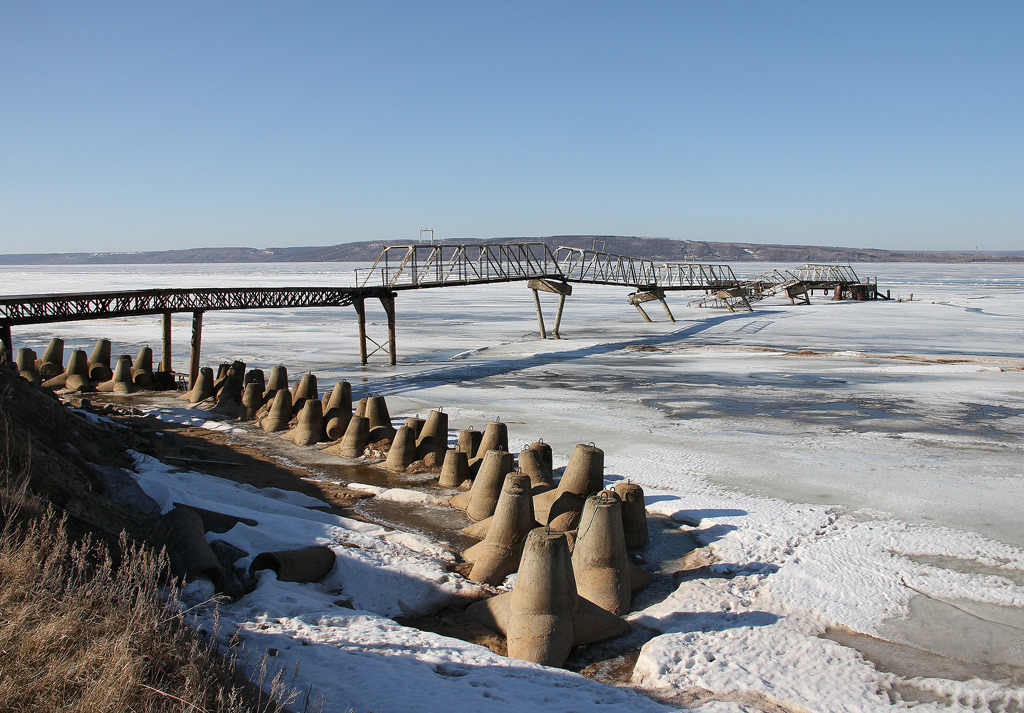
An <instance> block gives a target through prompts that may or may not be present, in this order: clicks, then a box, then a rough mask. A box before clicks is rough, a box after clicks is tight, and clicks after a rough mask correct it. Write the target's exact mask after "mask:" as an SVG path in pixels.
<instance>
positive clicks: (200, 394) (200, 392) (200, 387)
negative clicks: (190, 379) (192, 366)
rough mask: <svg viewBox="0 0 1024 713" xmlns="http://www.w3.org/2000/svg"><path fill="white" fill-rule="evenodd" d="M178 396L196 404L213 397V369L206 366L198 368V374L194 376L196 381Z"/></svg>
mask: <svg viewBox="0 0 1024 713" xmlns="http://www.w3.org/2000/svg"><path fill="white" fill-rule="evenodd" d="M179 398H182V399H185V400H186V401H188V402H189V403H190V404H197V403H199V402H201V401H205V400H206V399H211V398H213V369H211V368H210V367H208V366H204V367H203V368H202V369H200V370H199V375H198V376H196V383H195V384H193V385H192V388H191V389H190V390H188V391H186V392H185V393H184V394H182V395H181V396H180V397H179Z"/></svg>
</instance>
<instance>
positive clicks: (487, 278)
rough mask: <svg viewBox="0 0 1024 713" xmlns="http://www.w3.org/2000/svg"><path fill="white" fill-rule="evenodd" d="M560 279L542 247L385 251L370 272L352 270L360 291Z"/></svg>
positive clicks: (555, 263)
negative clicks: (364, 288)
mask: <svg viewBox="0 0 1024 713" xmlns="http://www.w3.org/2000/svg"><path fill="white" fill-rule="evenodd" d="M560 276H561V272H560V270H559V266H558V261H557V260H556V258H555V255H554V253H552V251H551V248H549V247H548V246H547V245H545V244H544V243H492V244H472V245H442V244H433V245H390V246H388V247H386V248H384V250H383V251H381V254H380V255H379V256H378V257H377V260H376V261H375V262H374V263H373V267H371V268H369V269H368V270H356V284H357V285H359V286H360V287H373V286H378V285H379V286H384V287H391V288H401V287H442V286H444V285H469V284H476V283H483V282H502V281H512V280H526V279H531V278H536V277H555V278H558V277H560Z"/></svg>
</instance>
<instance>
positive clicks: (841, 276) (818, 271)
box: [789, 263, 860, 285]
mask: <svg viewBox="0 0 1024 713" xmlns="http://www.w3.org/2000/svg"><path fill="white" fill-rule="evenodd" d="M789 272H791V273H792V274H793V276H794V277H796V278H797V279H798V280H800V281H801V282H817V283H828V284H841V285H854V284H858V283H859V282H860V278H859V277H857V273H856V272H854V271H853V268H852V267H850V266H849V265H828V264H814V263H806V264H804V265H801V266H799V267H796V268H793V269H792V270H790V271H789Z"/></svg>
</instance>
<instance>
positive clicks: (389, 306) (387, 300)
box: [380, 294, 398, 366]
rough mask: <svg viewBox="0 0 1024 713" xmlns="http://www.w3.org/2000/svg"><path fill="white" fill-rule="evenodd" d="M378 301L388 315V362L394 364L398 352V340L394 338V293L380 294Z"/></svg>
mask: <svg viewBox="0 0 1024 713" xmlns="http://www.w3.org/2000/svg"><path fill="white" fill-rule="evenodd" d="M380 303H381V305H383V306H384V311H385V312H387V315H388V363H389V364H390V365H391V366H395V364H397V363H398V354H397V353H396V351H397V346H398V341H397V339H396V338H395V295H394V294H390V295H387V296H382V297H381V298H380Z"/></svg>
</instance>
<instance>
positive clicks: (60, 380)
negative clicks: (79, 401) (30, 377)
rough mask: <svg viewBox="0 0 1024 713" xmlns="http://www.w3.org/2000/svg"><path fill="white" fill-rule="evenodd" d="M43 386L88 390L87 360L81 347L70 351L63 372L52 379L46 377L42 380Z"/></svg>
mask: <svg viewBox="0 0 1024 713" xmlns="http://www.w3.org/2000/svg"><path fill="white" fill-rule="evenodd" d="M69 382H70V383H69ZM43 386H45V387H46V388H48V389H73V390H75V391H83V390H90V389H91V387H90V386H89V360H88V359H87V358H86V356H85V352H83V351H82V350H81V349H76V350H74V351H73V352H71V357H70V358H69V359H68V366H67V368H66V369H65V370H64V373H63V374H58V375H57V376H55V377H53V378H52V379H47V380H46V381H44V382H43Z"/></svg>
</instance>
